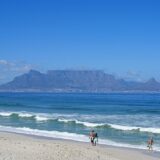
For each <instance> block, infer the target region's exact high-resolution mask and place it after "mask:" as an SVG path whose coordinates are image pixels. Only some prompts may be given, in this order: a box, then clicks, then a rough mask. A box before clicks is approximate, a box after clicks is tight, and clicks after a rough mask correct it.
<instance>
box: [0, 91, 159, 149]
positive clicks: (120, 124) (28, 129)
mask: <svg viewBox="0 0 160 160" xmlns="http://www.w3.org/2000/svg"><path fill="white" fill-rule="evenodd" d="M159 115H160V94H151V93H150V94H135V93H134V94H127V93H125V94H118V93H117V94H116V93H114V94H53V93H48V94H46V93H0V130H3V131H12V132H17V133H26V134H31V135H40V136H46V137H53V138H63V139H73V140H77V141H89V139H88V133H89V132H90V130H92V129H94V130H95V131H96V132H98V134H99V138H100V140H99V143H101V144H107V145H108V144H109V145H114V146H124V147H131V148H146V141H147V139H148V137H150V136H153V137H154V140H155V146H154V148H155V149H156V150H159V151H160V116H159Z"/></svg>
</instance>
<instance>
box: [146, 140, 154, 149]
mask: <svg viewBox="0 0 160 160" xmlns="http://www.w3.org/2000/svg"><path fill="white" fill-rule="evenodd" d="M147 143H148V146H147V147H148V149H149V150H152V151H153V147H152V146H153V143H154V141H153V137H151V138H150V139H149V140H148V142H147Z"/></svg>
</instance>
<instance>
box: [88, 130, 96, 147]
mask: <svg viewBox="0 0 160 160" xmlns="http://www.w3.org/2000/svg"><path fill="white" fill-rule="evenodd" d="M89 138H90V140H91V144H92V146H94V138H95V133H94V130H92V131H91V132H90V134H89Z"/></svg>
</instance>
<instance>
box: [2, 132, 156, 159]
mask: <svg viewBox="0 0 160 160" xmlns="http://www.w3.org/2000/svg"><path fill="white" fill-rule="evenodd" d="M0 160H158V157H156V156H155V155H154V153H151V152H150V153H149V152H148V151H144V150H134V149H127V148H116V147H111V146H107V147H106V146H105V147H104V146H96V147H93V146H91V145H90V144H89V143H79V142H75V141H63V140H55V139H53V140H52V139H51V140H50V139H43V138H40V137H30V136H25V135H19V134H12V133H5V132H1V133H0Z"/></svg>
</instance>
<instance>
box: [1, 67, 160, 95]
mask: <svg viewBox="0 0 160 160" xmlns="http://www.w3.org/2000/svg"><path fill="white" fill-rule="evenodd" d="M0 90H1V91H43V92H45V91H46V92H112V91H118V92H121V91H160V83H159V82H157V81H156V80H155V79H154V78H152V79H150V80H149V81H147V82H133V81H132V82H129V81H125V80H124V79H116V78H115V77H114V76H113V75H111V74H106V73H105V72H103V71H99V70H93V71H92V70H50V71H48V72H47V73H41V72H39V71H36V70H30V71H29V72H28V73H26V74H23V75H21V76H17V77H15V78H14V79H13V81H11V82H9V83H6V84H3V85H1V86H0Z"/></svg>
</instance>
